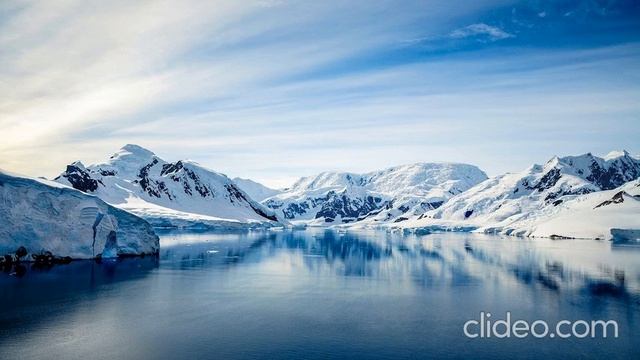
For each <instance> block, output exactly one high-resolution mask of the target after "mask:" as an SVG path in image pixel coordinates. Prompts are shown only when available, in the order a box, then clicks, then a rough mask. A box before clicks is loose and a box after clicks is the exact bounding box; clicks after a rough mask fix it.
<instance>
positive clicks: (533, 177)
mask: <svg viewBox="0 0 640 360" xmlns="http://www.w3.org/2000/svg"><path fill="white" fill-rule="evenodd" d="M639 177H640V160H639V159H637V158H635V157H633V156H631V155H630V154H629V153H628V152H626V151H623V152H615V153H611V154H609V155H608V156H607V157H605V158H601V157H598V156H594V155H592V154H584V155H580V156H567V157H562V158H559V157H554V158H552V159H550V160H549V161H547V163H546V164H544V165H533V166H531V167H529V168H528V169H526V170H524V171H522V172H519V173H513V174H505V175H500V176H496V177H493V178H491V179H488V180H486V181H484V182H482V183H480V184H478V185H476V186H474V187H472V188H471V189H469V190H467V191H465V192H464V193H462V194H459V195H457V196H455V197H453V198H451V199H450V200H449V201H448V202H447V203H445V204H444V205H443V206H441V207H440V208H438V209H436V210H434V211H430V212H427V213H425V214H423V215H420V216H418V217H415V218H413V219H410V220H409V221H407V222H406V223H405V224H402V226H403V227H408V228H429V227H430V226H436V227H438V228H439V227H441V226H446V227H454V228H455V227H465V228H469V227H477V228H478V229H479V230H480V231H485V232H498V233H504V234H511V235H524V236H552V235H555V236H568V235H567V234H569V233H571V234H573V235H571V237H591V238H593V237H598V238H608V237H610V234H609V230H610V228H611V227H612V226H613V225H616V226H622V227H632V228H633V227H636V226H637V228H640V211H638V210H634V209H637V207H636V206H635V205H633V204H634V203H637V202H638V201H639V200H640V199H638V196H635V195H638V194H635V193H636V192H638V187H637V185H636V182H635V180H636V179H638V178H639ZM614 189H617V190H615V191H614V193H618V192H622V193H623V194H627V193H628V192H630V193H632V194H634V195H630V196H626V195H625V196H622V197H621V199H628V200H627V202H626V204H624V205H621V204H620V205H617V206H612V207H609V208H606V209H607V210H606V211H607V212H611V211H613V209H618V210H620V212H619V213H615V214H613V215H611V214H609V215H610V217H611V218H610V219H609V221H604V222H603V221H600V220H601V219H599V218H600V215H599V214H600V213H601V212H603V211H605V208H604V207H603V208H599V209H595V208H593V209H591V210H594V211H590V212H589V214H587V213H585V212H584V211H578V208H581V207H584V206H583V205H584V204H592V202H594V201H595V202H598V201H605V200H606V198H608V197H611V196H613V195H614V194H612V193H611V192H605V191H607V190H614ZM600 192H602V194H600ZM593 193H598V194H597V195H594V194H593ZM602 196H604V198H603V197H602ZM578 204H582V206H581V205H578ZM614 204H615V203H614ZM592 205H594V206H595V205H597V204H592ZM589 206H590V205H589ZM569 214H575V217H578V216H581V217H582V219H578V218H575V219H567V215H569ZM627 215H629V216H631V217H632V218H635V219H636V220H637V221H630V222H625V221H614V220H615V218H616V217H617V218H618V219H626V218H627ZM557 216H559V217H562V218H565V220H566V221H565V222H564V223H558V224H556V226H555V227H550V228H548V229H547V230H544V231H543V230H542V229H541V227H540V226H541V224H542V223H544V222H548V221H550V220H551V218H552V217H557ZM603 216H604V215H603ZM630 220H631V219H630ZM594 224H600V226H598V227H596V228H594ZM554 231H555V232H556V233H553V232H554Z"/></svg>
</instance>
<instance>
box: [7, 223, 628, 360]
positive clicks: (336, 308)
mask: <svg viewBox="0 0 640 360" xmlns="http://www.w3.org/2000/svg"><path fill="white" fill-rule="evenodd" d="M161 245H162V250H161V254H160V256H159V257H158V258H154V257H146V258H143V259H123V260H120V261H104V262H103V263H101V264H97V263H95V262H92V261H78V262H73V263H71V264H70V265H60V266H55V267H53V268H50V269H31V268H29V267H26V268H25V269H22V270H23V271H19V272H18V273H16V272H15V269H12V270H11V271H10V272H9V273H4V274H2V273H0V358H2V359H201V358H211V359H303V358H310V359H327V358H356V359H357V358H362V359H416V358H451V357H453V358H480V359H482V358H486V359H495V358H510V359H513V358H542V357H547V358H559V357H565V358H593V359H597V358H608V359H629V358H639V355H640V341H638V339H637V336H638V334H640V251H638V249H637V248H634V247H618V246H614V245H612V244H611V243H610V242H606V241H586V240H555V241H553V240H544V239H520V238H511V237H497V236H481V235H469V234H432V235H425V236H403V235H394V234H386V233H381V232H360V233H358V232H355V233H354V232H349V233H339V232H334V231H324V230H315V231H312V230H309V231H296V232H252V233H243V234H237V233H236V234H212V233H166V234H163V235H162V236H161ZM480 311H485V312H491V313H492V314H494V316H495V317H496V318H502V317H504V314H505V313H506V311H510V312H511V314H512V317H515V318H517V319H528V320H537V319H542V320H545V321H548V322H550V323H552V322H553V321H557V320H560V319H569V320H579V319H583V320H587V321H590V320H597V319H604V320H608V319H612V320H615V321H617V322H618V325H619V337H618V338H613V337H609V338H606V339H602V338H596V339H590V338H586V339H577V338H571V339H558V338H554V339H551V338H544V339H537V338H533V337H528V338H525V339H517V338H509V339H496V338H489V339H486V338H484V339H480V338H477V339H469V338H466V337H465V336H464V335H463V331H462V327H463V324H464V323H465V322H466V321H467V320H470V319H478V318H479V313H480Z"/></svg>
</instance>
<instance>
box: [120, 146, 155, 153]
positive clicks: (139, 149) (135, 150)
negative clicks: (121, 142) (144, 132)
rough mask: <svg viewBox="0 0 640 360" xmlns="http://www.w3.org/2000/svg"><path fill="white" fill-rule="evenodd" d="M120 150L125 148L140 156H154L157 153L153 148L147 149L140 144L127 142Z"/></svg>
mask: <svg viewBox="0 0 640 360" xmlns="http://www.w3.org/2000/svg"><path fill="white" fill-rule="evenodd" d="M120 150H124V151H127V152H129V153H131V154H133V155H138V156H153V155H155V154H154V153H153V152H152V151H151V150H148V149H145V148H143V147H142V146H140V145H136V144H126V145H125V146H123V147H122V148H120Z"/></svg>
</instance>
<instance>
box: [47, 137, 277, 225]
mask: <svg viewBox="0 0 640 360" xmlns="http://www.w3.org/2000/svg"><path fill="white" fill-rule="evenodd" d="M55 181H57V182H59V183H62V184H65V185H70V186H72V187H74V188H76V189H78V190H81V191H84V192H86V193H89V194H94V195H96V196H98V197H100V198H101V199H103V200H104V201H106V202H107V203H109V204H112V205H114V206H117V207H120V208H122V209H126V210H128V211H131V212H133V213H135V214H137V215H139V216H141V217H143V218H145V219H147V220H148V221H149V222H151V223H152V224H153V225H154V226H160V227H165V226H168V227H173V226H178V227H201V226H203V227H223V228H228V227H232V228H235V227H246V226H250V227H255V226H260V227H262V226H273V225H275V224H277V223H278V219H277V218H276V216H275V213H274V212H273V211H272V210H270V209H268V208H266V207H264V206H262V205H261V204H260V203H258V202H256V201H255V200H253V199H251V197H250V196H249V195H247V193H245V192H244V191H242V190H241V189H240V188H239V187H238V186H237V185H236V184H235V183H234V182H233V181H232V180H231V179H229V178H228V177H227V176H225V175H223V174H220V173H217V172H215V171H212V170H209V169H206V168H204V167H202V166H200V165H198V164H197V163H195V162H193V161H189V160H180V161H176V162H167V161H165V160H163V159H161V158H159V157H158V156H156V155H155V154H154V153H152V152H151V151H149V150H147V149H144V148H142V147H140V146H137V145H131V144H129V145H126V146H124V147H123V148H122V149H120V150H119V151H118V152H116V153H115V154H114V155H112V156H111V158H110V159H109V160H108V161H106V162H104V163H99V164H95V165H91V166H87V167H85V166H84V165H83V164H82V163H81V162H79V161H77V162H74V163H73V164H71V165H68V166H67V169H66V170H65V171H64V172H63V173H62V174H60V176H58V177H57V178H55Z"/></svg>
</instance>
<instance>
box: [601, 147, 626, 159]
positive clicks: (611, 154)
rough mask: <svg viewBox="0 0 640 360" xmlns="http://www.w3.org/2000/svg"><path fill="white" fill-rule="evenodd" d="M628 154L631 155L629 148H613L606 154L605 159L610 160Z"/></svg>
mask: <svg viewBox="0 0 640 360" xmlns="http://www.w3.org/2000/svg"><path fill="white" fill-rule="evenodd" d="M628 156H630V155H629V152H628V151H627V150H613V151H611V152H609V153H608V154H607V155H605V157H604V159H605V160H607V161H608V160H613V159H617V158H621V157H628Z"/></svg>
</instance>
